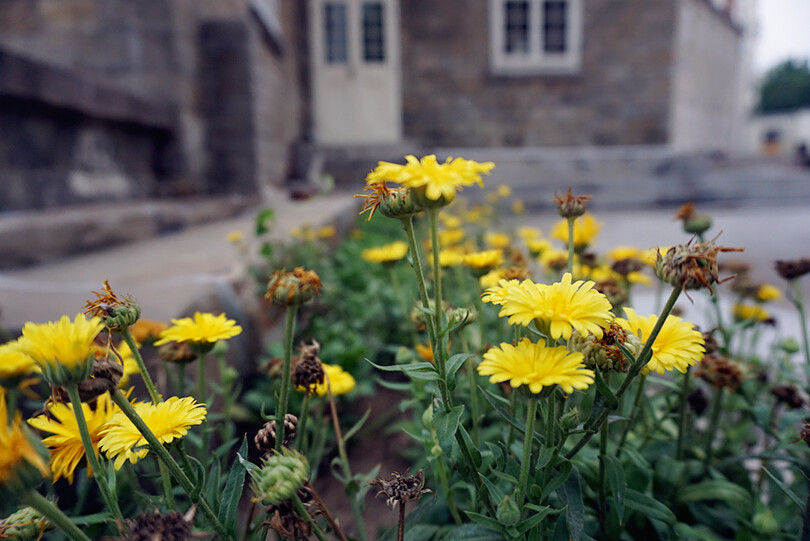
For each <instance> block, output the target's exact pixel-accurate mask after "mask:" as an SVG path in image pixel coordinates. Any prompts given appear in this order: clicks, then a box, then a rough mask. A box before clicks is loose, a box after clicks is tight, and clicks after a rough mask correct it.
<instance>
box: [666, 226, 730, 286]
mask: <svg viewBox="0 0 810 541" xmlns="http://www.w3.org/2000/svg"><path fill="white" fill-rule="evenodd" d="M714 241H715V239H712V240H710V241H708V242H704V243H702V244H694V245H693V244H692V241H691V240H690V241H689V242H688V243H686V244H681V245H677V246H673V247H671V248H670V249H669V250H667V251H666V253H664V254H661V252H658V258H657V260H656V262H655V273H656V274H657V275H658V277H659V278H661V280H663V281H665V282H667V283H668V284H670V285H673V286H680V287H682V288H683V289H684V290H689V289H700V288H702V287H705V288H706V289H708V290H709V291H710V292H713V290H712V286H713V285H714V284H720V283H723V282H725V281H726V280H729V279H731V278H732V277H729V278H726V279H724V280H720V279H719V277H718V276H717V254H718V253H719V252H741V251H743V249H742V248H729V247H727V246H715V244H714Z"/></svg>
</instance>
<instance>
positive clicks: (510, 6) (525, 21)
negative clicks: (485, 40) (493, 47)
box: [503, 0, 529, 54]
mask: <svg viewBox="0 0 810 541" xmlns="http://www.w3.org/2000/svg"><path fill="white" fill-rule="evenodd" d="M503 8H504V17H503V20H504V44H503V51H504V52H505V53H507V54H511V53H528V52H529V2H528V0H522V1H521V0H509V1H507V2H505V3H504V5H503Z"/></svg>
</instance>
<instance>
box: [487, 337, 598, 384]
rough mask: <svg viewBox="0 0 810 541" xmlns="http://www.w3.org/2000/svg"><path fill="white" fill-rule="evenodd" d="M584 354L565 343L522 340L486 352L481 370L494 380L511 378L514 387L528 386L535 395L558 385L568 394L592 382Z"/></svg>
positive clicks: (498, 381) (509, 379)
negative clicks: (550, 345) (552, 343)
mask: <svg viewBox="0 0 810 541" xmlns="http://www.w3.org/2000/svg"><path fill="white" fill-rule="evenodd" d="M583 359H584V356H583V355H582V353H580V352H576V353H571V352H570V351H568V350H567V349H566V348H565V347H563V346H558V347H548V346H546V345H545V344H544V343H542V342H540V343H536V344H535V343H533V342H532V341H531V340H529V339H528V338H524V339H522V340H521V341H520V342H519V343H518V345H517V346H513V345H512V344H508V343H506V342H503V343H501V345H500V346H499V347H493V348H491V349H489V350H488V351H487V352H486V353H484V360H483V361H481V364H479V365H478V373H479V374H480V375H482V376H489V381H490V382H491V383H501V382H504V381H508V382H509V384H510V385H511V386H512V387H515V388H517V387H520V386H521V385H528V386H529V390H530V391H531V392H533V393H535V394H537V393H539V392H541V391H542V390H543V387H551V386H554V385H559V386H560V388H562V390H563V391H565V392H566V393H572V392H574V389H586V388H587V387H588V385H590V384H591V383H593V376H594V372H593V370H589V369H587V368H585V365H584V364H583V362H582V361H583Z"/></svg>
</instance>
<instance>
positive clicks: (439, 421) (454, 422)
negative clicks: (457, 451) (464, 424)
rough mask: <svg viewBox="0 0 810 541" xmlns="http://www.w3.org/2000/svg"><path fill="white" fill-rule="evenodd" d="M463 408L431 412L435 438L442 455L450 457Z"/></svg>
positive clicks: (456, 407)
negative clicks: (442, 452)
mask: <svg viewBox="0 0 810 541" xmlns="http://www.w3.org/2000/svg"><path fill="white" fill-rule="evenodd" d="M463 412H464V406H454V407H453V408H452V409H451V410H450V411H445V410H444V409H438V410H436V411H434V412H433V424H434V426H435V427H436V436H437V438H438V440H439V445H440V446H441V448H442V450H443V451H444V454H445V455H446V456H450V454H451V452H452V450H453V441H454V440H455V438H456V430H458V425H459V422H460V421H461V414H462V413H463Z"/></svg>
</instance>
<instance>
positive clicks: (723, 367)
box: [695, 354, 744, 393]
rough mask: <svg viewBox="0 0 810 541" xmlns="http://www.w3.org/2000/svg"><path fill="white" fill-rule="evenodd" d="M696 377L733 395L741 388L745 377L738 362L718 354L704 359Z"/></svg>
mask: <svg viewBox="0 0 810 541" xmlns="http://www.w3.org/2000/svg"><path fill="white" fill-rule="evenodd" d="M695 375H697V376H698V377H700V378H703V379H704V380H706V381H707V382H708V383H709V384H711V385H712V386H713V387H715V388H717V389H722V388H723V387H726V388H728V390H729V391H730V392H732V393H733V392H734V391H736V390H737V389H739V388H740V385H742V382H743V377H744V376H743V373H742V370H740V367H739V366H738V365H737V363H736V362H734V361H732V360H731V359H726V358H725V357H720V356H719V355H717V354H712V355H706V356H705V357H703V362H702V363H700V368H698V369H697V371H696V372H695Z"/></svg>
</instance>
